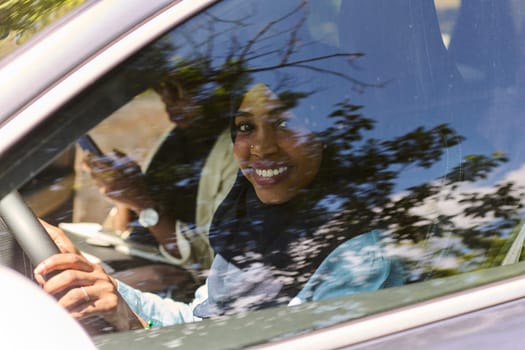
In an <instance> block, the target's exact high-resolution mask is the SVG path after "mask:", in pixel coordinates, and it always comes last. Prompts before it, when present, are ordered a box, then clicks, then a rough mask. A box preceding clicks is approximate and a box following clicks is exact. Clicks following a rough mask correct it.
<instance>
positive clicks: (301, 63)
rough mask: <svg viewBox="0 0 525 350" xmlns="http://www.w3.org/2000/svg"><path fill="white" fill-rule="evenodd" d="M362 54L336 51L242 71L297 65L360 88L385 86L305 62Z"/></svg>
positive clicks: (262, 70)
mask: <svg viewBox="0 0 525 350" xmlns="http://www.w3.org/2000/svg"><path fill="white" fill-rule="evenodd" d="M361 56H362V54H360V53H336V54H331V55H324V56H318V57H314V58H308V59H304V60H297V61H292V62H286V63H280V64H277V65H273V66H267V67H262V68H250V69H246V70H245V71H244V72H246V73H258V72H265V71H270V70H275V69H281V68H285V67H299V68H305V69H309V70H313V71H316V72H319V73H327V74H331V75H334V76H337V77H340V78H343V79H345V80H347V81H349V82H351V83H353V84H355V85H357V86H359V87H361V88H365V87H378V88H381V87H383V86H385V84H386V83H378V84H370V83H365V82H363V81H361V80H358V79H355V78H352V77H351V76H349V75H347V74H344V73H341V72H337V71H333V70H331V69H325V68H320V67H316V66H310V65H307V64H305V63H312V62H317V61H321V60H325V59H329V58H334V57H349V58H351V59H352V60H353V59H355V58H358V57H361Z"/></svg>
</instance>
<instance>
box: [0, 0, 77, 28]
mask: <svg viewBox="0 0 525 350" xmlns="http://www.w3.org/2000/svg"><path fill="white" fill-rule="evenodd" d="M84 1H85V0H8V1H4V2H2V3H1V4H0V23H1V24H0V33H2V34H3V35H5V36H6V35H7V34H8V33H9V32H14V33H16V34H17V35H19V36H20V35H29V34H33V33H34V32H36V31H37V30H39V29H41V28H42V27H44V26H45V25H47V24H48V23H50V22H52V21H53V20H56V19H57V18H58V17H60V16H61V15H63V14H65V13H66V12H68V11H69V10H71V9H72V8H74V7H76V6H78V5H80V4H82V3H83V2H84Z"/></svg>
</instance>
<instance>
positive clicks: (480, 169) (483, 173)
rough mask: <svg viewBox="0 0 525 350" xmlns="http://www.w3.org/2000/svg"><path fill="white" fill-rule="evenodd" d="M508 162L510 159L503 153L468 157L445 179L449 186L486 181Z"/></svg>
mask: <svg viewBox="0 0 525 350" xmlns="http://www.w3.org/2000/svg"><path fill="white" fill-rule="evenodd" d="M507 161H508V158H507V157H506V156H505V155H504V154H503V153H501V152H496V153H493V154H492V156H490V157H489V156H485V155H481V154H477V155H468V156H466V157H465V160H464V162H463V163H461V164H460V165H458V166H456V167H455V168H454V169H452V171H451V172H450V173H448V174H447V175H446V176H445V178H446V179H447V181H448V183H449V184H452V183H455V182H457V181H469V182H474V181H477V180H481V179H486V178H487V176H488V174H489V173H490V172H491V171H492V170H493V169H494V168H495V167H497V166H498V165H499V164H501V163H505V162H507Z"/></svg>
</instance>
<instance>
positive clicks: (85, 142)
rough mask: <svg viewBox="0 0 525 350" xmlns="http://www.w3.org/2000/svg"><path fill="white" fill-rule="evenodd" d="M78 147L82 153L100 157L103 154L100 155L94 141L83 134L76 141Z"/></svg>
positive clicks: (100, 152)
mask: <svg viewBox="0 0 525 350" xmlns="http://www.w3.org/2000/svg"><path fill="white" fill-rule="evenodd" d="M78 145H79V146H80V148H82V149H83V150H84V151H86V152H89V153H91V154H93V155H95V156H99V157H100V156H103V155H104V153H102V151H101V150H100V148H99V147H98V145H97V144H96V143H95V141H93V139H92V138H91V136H89V135H88V134H85V135H83V136H81V137H80V138H79V139H78Z"/></svg>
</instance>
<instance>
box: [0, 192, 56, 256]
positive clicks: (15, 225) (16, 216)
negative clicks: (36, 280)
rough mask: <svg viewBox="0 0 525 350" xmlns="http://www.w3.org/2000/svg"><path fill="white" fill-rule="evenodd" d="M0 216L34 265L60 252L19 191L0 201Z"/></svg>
mask: <svg viewBox="0 0 525 350" xmlns="http://www.w3.org/2000/svg"><path fill="white" fill-rule="evenodd" d="M0 216H2V218H3V219H4V222H5V224H6V225H7V227H8V228H9V231H10V232H11V234H12V235H13V236H14V237H15V239H16V240H17V241H18V244H19V245H20V247H21V248H22V249H23V250H24V252H25V253H26V254H27V256H28V257H29V259H30V260H31V263H32V264H33V265H35V266H36V265H38V264H39V263H41V262H42V261H44V260H45V259H47V258H48V257H50V256H52V255H55V254H58V253H60V251H59V249H58V247H57V246H56V245H55V242H53V240H52V239H51V237H49V235H48V234H47V232H46V230H45V229H44V227H43V226H42V224H41V223H40V222H39V221H38V219H37V217H36V215H35V214H34V213H33V212H32V211H31V209H29V207H28V206H27V205H26V203H25V202H24V200H23V199H22V196H20V194H19V193H18V191H13V192H11V193H9V194H8V195H6V196H5V197H4V198H3V199H2V200H1V201H0Z"/></svg>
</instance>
